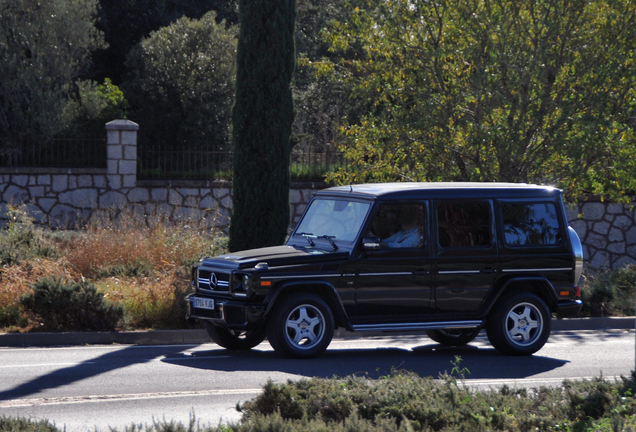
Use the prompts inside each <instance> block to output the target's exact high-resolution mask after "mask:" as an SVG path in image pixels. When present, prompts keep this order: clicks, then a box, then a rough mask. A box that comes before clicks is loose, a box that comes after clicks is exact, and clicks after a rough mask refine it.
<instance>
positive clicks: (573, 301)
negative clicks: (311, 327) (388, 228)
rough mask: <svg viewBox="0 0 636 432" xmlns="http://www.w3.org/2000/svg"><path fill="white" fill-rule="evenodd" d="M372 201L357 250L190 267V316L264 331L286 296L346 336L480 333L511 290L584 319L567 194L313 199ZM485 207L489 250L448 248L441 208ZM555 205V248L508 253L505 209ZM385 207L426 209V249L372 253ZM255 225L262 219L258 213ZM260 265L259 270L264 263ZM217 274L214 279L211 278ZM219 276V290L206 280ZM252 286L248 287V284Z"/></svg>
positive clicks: (418, 193) (436, 190)
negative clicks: (203, 304) (211, 304)
mask: <svg viewBox="0 0 636 432" xmlns="http://www.w3.org/2000/svg"><path fill="white" fill-rule="evenodd" d="M321 198H335V199H347V200H352V199H353V200H360V201H367V202H371V203H372V206H371V207H370V211H369V213H368V215H367V219H366V222H365V224H364V226H363V227H362V229H361V230H360V232H359V233H358V236H357V238H356V240H355V241H354V242H353V243H342V244H338V245H337V246H338V249H337V250H334V247H333V245H332V244H331V243H330V242H329V241H328V240H327V239H314V241H313V243H314V245H311V244H309V242H308V241H307V239H306V238H303V237H301V236H299V235H295V233H292V235H291V236H290V238H289V240H288V242H287V244H286V245H284V246H275V247H270V248H263V249H255V250H248V251H241V252H237V253H231V254H227V255H222V256H218V257H214V258H209V257H207V258H203V259H201V261H200V262H199V263H198V264H196V266H195V267H194V269H193V285H194V287H195V293H194V294H193V295H191V296H188V298H187V301H188V317H190V318H197V319H200V320H205V321H209V322H211V323H214V324H216V325H219V326H222V327H225V328H229V329H232V330H250V329H255V328H258V327H260V326H263V325H265V323H266V320H267V317H268V313H269V312H270V310H271V309H272V308H275V307H276V300H277V299H278V298H280V296H281V295H286V294H288V293H292V292H311V293H315V294H317V295H319V296H321V297H322V298H323V299H324V300H325V301H326V302H327V304H328V305H329V306H330V308H331V309H332V311H333V313H334V317H335V320H336V326H338V327H344V328H346V329H348V330H354V331H355V330H381V331H398V330H425V329H452V328H481V327H483V326H484V325H485V323H486V320H487V319H488V314H489V312H490V310H491V309H492V307H493V305H494V304H495V303H496V302H497V299H498V298H499V297H500V296H501V295H502V294H503V293H506V292H510V291H513V290H517V291H531V292H534V293H536V294H538V295H539V296H541V297H542V298H543V300H544V301H545V302H546V304H547V305H548V306H549V308H550V310H551V311H552V312H553V313H554V314H555V315H556V316H557V317H559V318H562V317H572V316H575V315H576V314H578V312H579V311H580V309H581V306H582V303H581V300H580V298H579V297H578V289H577V287H576V286H575V285H576V283H577V281H576V280H575V279H577V274H576V273H577V272H576V258H575V255H574V251H573V246H572V244H571V241H570V239H569V236H570V235H572V234H571V233H570V232H569V231H568V225H567V219H566V215H565V208H564V205H563V201H562V193H561V191H560V190H558V189H555V188H551V187H545V186H536V185H525V184H502V183H393V184H369V185H353V186H341V187H335V188H329V189H325V190H323V191H319V192H317V193H316V195H315V196H314V198H313V199H321ZM465 201H483V202H484V203H486V205H487V206H490V208H491V211H492V213H491V214H492V220H491V221H490V225H491V226H490V229H491V230H492V242H491V243H490V244H488V245H485V246H483V247H479V248H464V249H462V248H443V247H441V246H440V241H439V239H438V238H437V229H436V225H435V224H436V215H435V211H434V209H435V208H436V206H437V205H439V204H440V203H445V202H465ZM511 202H512V203H532V202H539V203H545V202H547V203H553V204H554V205H555V207H556V209H557V213H558V220H559V235H560V236H562V238H563V239H564V241H562V242H561V243H560V244H559V245H556V246H541V247H537V246H533V247H508V246H506V244H505V242H503V241H502V239H503V235H504V233H503V228H502V222H501V213H500V211H499V206H500V205H501V203H511ZM382 203H419V204H422V205H423V206H424V208H425V209H426V213H427V214H426V220H427V223H426V227H425V230H426V233H425V236H426V238H427V242H426V245H425V246H424V247H423V248H421V249H417V250H413V249H409V250H400V249H390V250H386V249H385V250H370V249H369V248H365V247H363V241H362V240H363V237H364V236H365V233H367V232H368V231H369V229H370V224H371V222H370V221H371V219H372V217H373V215H374V213H375V212H376V211H377V209H378V206H380V205H381V204H382ZM254 217H257V215H255V216H254ZM259 263H260V264H259ZM212 273H214V276H212ZM211 276H212V278H213V279H214V278H216V281H217V286H216V287H215V288H214V289H210V288H212V287H211V285H210V284H209V282H208V283H207V285H206V280H207V281H209V280H210V277H211ZM245 276H247V277H248V278H249V288H247V287H245V286H243V285H245V284H244V283H243V282H242V281H243V278H244V277H245ZM193 297H201V298H209V299H214V300H215V308H214V310H209V309H200V308H195V307H194V306H193V301H192V298H193Z"/></svg>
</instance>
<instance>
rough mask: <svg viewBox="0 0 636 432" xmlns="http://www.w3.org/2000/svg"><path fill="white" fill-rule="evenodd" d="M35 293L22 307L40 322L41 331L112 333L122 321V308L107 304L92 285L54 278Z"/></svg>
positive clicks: (38, 285)
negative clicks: (100, 331) (108, 331)
mask: <svg viewBox="0 0 636 432" xmlns="http://www.w3.org/2000/svg"><path fill="white" fill-rule="evenodd" d="M32 289H33V293H32V294H27V295H24V296H22V297H21V298H20V304H21V305H22V307H23V308H24V309H25V310H27V311H28V312H31V313H33V314H35V315H36V316H37V317H39V318H40V319H41V324H42V325H41V330H45V331H88V330H113V329H114V328H115V327H116V326H117V324H118V322H119V321H120V320H121V319H122V317H123V308H122V307H121V306H118V305H113V304H109V303H108V302H106V301H105V300H104V295H103V294H102V293H99V292H97V289H96V288H95V286H94V285H93V284H91V283H90V282H86V281H82V282H80V283H75V282H71V281H65V280H63V279H60V278H55V277H52V278H44V279H42V280H39V281H37V282H36V283H35V284H34V285H33V287H32Z"/></svg>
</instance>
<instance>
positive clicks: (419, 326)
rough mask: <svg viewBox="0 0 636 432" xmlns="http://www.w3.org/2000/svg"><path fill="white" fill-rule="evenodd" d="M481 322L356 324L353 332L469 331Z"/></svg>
mask: <svg viewBox="0 0 636 432" xmlns="http://www.w3.org/2000/svg"><path fill="white" fill-rule="evenodd" d="M483 324H484V322H483V321H481V320H477V321H446V322H428V323H393V324H356V325H352V326H351V327H352V328H353V331H383V332H395V331H407V330H438V329H464V328H465V329H470V328H478V327H482V326H483Z"/></svg>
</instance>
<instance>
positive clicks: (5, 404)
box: [0, 388, 262, 408]
mask: <svg viewBox="0 0 636 432" xmlns="http://www.w3.org/2000/svg"><path fill="white" fill-rule="evenodd" d="M261 391H262V389H260V388H259V389H231V390H202V391H181V392H165V393H137V394H121V395H98V396H69V397H53V398H34V399H11V400H7V401H0V408H17V407H32V406H40V405H64V404H83V403H95V402H116V401H129V400H143V399H166V398H182V397H193V396H195V397H196V396H227V395H237V394H239V395H256V394H258V393H260V392H261Z"/></svg>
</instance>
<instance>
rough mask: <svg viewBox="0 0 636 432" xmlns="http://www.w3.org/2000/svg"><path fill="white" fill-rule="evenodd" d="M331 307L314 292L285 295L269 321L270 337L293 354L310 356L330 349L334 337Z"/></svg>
mask: <svg viewBox="0 0 636 432" xmlns="http://www.w3.org/2000/svg"><path fill="white" fill-rule="evenodd" d="M333 331H334V319H333V313H332V312H331V309H330V308H329V306H328V305H327V303H325V302H324V301H323V300H322V299H321V298H320V297H318V296H316V295H313V294H297V295H289V296H286V297H284V298H282V299H280V300H279V301H277V302H276V304H275V305H274V309H273V312H272V314H271V315H270V317H269V319H268V321H267V340H268V341H269V343H270V345H271V346H272V348H274V350H275V351H276V352H277V353H279V354H283V355H286V356H290V357H296V358H310V357H315V356H316V355H318V354H320V353H322V352H323V351H324V350H326V349H327V347H328V346H329V344H330V343H331V339H332V338H333Z"/></svg>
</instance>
